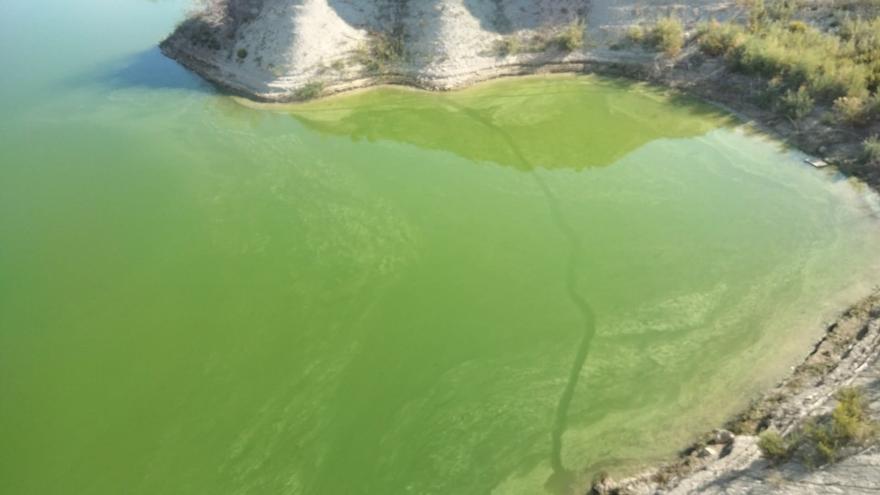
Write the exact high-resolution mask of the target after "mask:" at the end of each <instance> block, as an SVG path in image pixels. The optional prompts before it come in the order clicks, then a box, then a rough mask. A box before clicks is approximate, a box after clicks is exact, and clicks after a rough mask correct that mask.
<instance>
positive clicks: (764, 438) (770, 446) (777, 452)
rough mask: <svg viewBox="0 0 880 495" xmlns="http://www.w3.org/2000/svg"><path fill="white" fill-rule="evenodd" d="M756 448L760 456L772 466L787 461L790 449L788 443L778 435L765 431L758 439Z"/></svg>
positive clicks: (771, 431)
mask: <svg viewBox="0 0 880 495" xmlns="http://www.w3.org/2000/svg"><path fill="white" fill-rule="evenodd" d="M758 448H759V449H760V450H761V454H762V455H763V456H764V457H765V458H766V459H767V460H769V461H770V462H771V463H773V464H779V463H781V462H784V461H786V460H787V459H788V457H789V454H790V449H789V445H788V443H787V442H786V441H785V439H784V438H783V437H782V435H780V434H779V433H777V432H775V431H773V430H767V431H765V432H764V433H761V435H760V436H759V437H758Z"/></svg>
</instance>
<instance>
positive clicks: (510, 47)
mask: <svg viewBox="0 0 880 495" xmlns="http://www.w3.org/2000/svg"><path fill="white" fill-rule="evenodd" d="M521 49H522V46H521V45H520V41H519V38H517V37H516V36H505V37H504V38H501V39H500V40H497V41H495V45H494V47H493V51H494V52H495V54H496V55H498V56H499V57H506V56H508V55H516V54H517V53H519V52H520V50H521Z"/></svg>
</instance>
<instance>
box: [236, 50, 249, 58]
mask: <svg viewBox="0 0 880 495" xmlns="http://www.w3.org/2000/svg"><path fill="white" fill-rule="evenodd" d="M236 55H237V56H238V58H239V59H241V60H244V59H246V58H247V56H248V51H247V50H246V49H244V48H239V49H238V51H237V52H236Z"/></svg>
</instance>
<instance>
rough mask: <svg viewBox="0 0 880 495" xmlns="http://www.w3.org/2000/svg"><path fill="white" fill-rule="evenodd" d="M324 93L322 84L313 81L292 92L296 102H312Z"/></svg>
mask: <svg viewBox="0 0 880 495" xmlns="http://www.w3.org/2000/svg"><path fill="white" fill-rule="evenodd" d="M323 93H324V83H322V82H320V81H313V82H310V83H306V84H305V85H304V86H303V87H301V88H299V89H298V90H296V91H295V92H294V97H295V98H296V99H297V100H313V99H315V98H317V97H319V96H321V94H323Z"/></svg>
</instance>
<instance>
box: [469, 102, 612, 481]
mask: <svg viewBox="0 0 880 495" xmlns="http://www.w3.org/2000/svg"><path fill="white" fill-rule="evenodd" d="M456 106H457V105H456ZM458 108H459V110H461V111H462V112H463V113H465V114H466V115H468V116H470V117H472V118H473V119H474V120H476V121H478V122H480V123H482V124H483V125H485V126H486V127H488V128H490V129H491V130H493V131H494V132H496V133H498V135H499V136H501V138H502V139H503V140H504V142H505V144H507V146H508V147H509V148H510V151H511V152H512V153H513V154H514V156H516V158H517V160H519V162H520V164H521V165H522V167H523V168H524V169H526V170H528V171H529V174H530V175H531V176H532V178H533V179H534V181H535V183H536V184H537V186H538V188H539V189H540V190H541V193H542V194H543V195H544V198H545V199H546V200H547V206H548V207H549V209H550V215H551V217H552V218H553V222H554V223H555V224H556V227H557V228H558V229H559V231H560V232H561V233H562V235H563V236H564V237H565V239H566V242H567V243H568V247H569V254H568V265H567V267H566V273H565V289H566V292H567V294H568V297H569V299H570V300H571V302H572V304H574V306H575V308H576V309H577V311H578V313H580V315H581V320H582V325H583V335H582V336H581V341H580V344H579V345H578V348H577V352H576V353H575V356H574V362H573V363H572V365H571V371H570V372H569V374H568V380H567V381H566V384H565V388H564V389H563V391H562V395H561V396H560V397H559V402H558V403H557V405H556V414H555V416H554V419H553V429H552V430H551V435H550V437H551V449H550V465H551V467H552V468H553V474H552V475H551V477H550V479H549V480H547V484H546V485H547V488H550V489H553V490H554V491H556V490H558V491H560V492H561V493H564V492H566V491H567V490H568V489H569V488H570V483H571V479H572V477H573V476H572V473H571V472H570V471H568V470H567V469H566V468H565V465H564V464H563V463H562V435H563V434H564V433H565V430H566V428H567V426H568V410H569V409H570V407H571V401H572V399H573V398H574V393H575V390H576V389H577V385H578V381H579V380H580V376H581V371H582V370H583V368H584V364H586V362H587V356H588V355H589V354H590V347H591V344H592V343H593V338H594V337H595V335H596V315H595V313H594V311H593V308H592V307H591V306H590V304H589V302H587V300H586V298H585V297H584V296H583V294H581V292H580V286H579V284H578V268H579V267H580V253H581V252H582V249H581V246H582V243H581V239H580V237H578V235H577V233H576V232H575V231H574V229H572V228H571V226H570V225H569V224H568V221H567V220H566V218H565V215H564V214H563V212H562V208H561V207H560V205H559V201H558V200H557V199H556V196H554V195H553V190H552V189H550V187H549V186H548V185H547V183H546V182H545V181H544V179H543V178H542V177H541V175H540V174H539V173H538V168H537V167H535V166H534V165H533V164H532V163H531V162H529V160H528V158H526V157H525V155H524V154H523V153H522V151H521V150H520V149H519V147H518V146H517V144H516V142H515V141H514V140H513V138H511V137H510V135H509V134H508V133H507V132H506V131H505V130H504V129H502V128H500V127H498V126H496V125H495V124H493V123H492V122H491V121H489V120H488V119H486V118H485V117H483V116H482V115H480V114H479V112H477V111H474V110H471V109H468V108H464V107H461V106H458Z"/></svg>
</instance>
